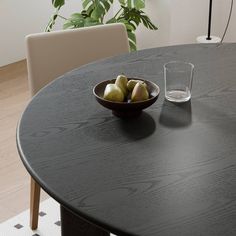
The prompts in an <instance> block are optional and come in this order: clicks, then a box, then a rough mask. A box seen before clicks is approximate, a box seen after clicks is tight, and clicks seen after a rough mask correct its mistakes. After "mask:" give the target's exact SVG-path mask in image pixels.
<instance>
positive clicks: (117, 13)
mask: <svg viewBox="0 0 236 236" xmlns="http://www.w3.org/2000/svg"><path fill="white" fill-rule="evenodd" d="M121 10H122V8H120V10H119V11H118V12H117V13H116V14H115V16H114V18H116V17H117V16H118V14H120V12H121Z"/></svg>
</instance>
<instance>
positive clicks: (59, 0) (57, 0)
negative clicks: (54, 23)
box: [52, 0, 65, 8]
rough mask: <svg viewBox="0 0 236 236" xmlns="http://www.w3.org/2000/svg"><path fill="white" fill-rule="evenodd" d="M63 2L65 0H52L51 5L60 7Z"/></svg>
mask: <svg viewBox="0 0 236 236" xmlns="http://www.w3.org/2000/svg"><path fill="white" fill-rule="evenodd" d="M64 4H65V0H52V5H53V6H54V7H55V8H58V7H62V6H63V5H64Z"/></svg>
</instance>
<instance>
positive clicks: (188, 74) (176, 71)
mask: <svg viewBox="0 0 236 236" xmlns="http://www.w3.org/2000/svg"><path fill="white" fill-rule="evenodd" d="M193 71H194V65H193V64H192V63H188V62H182V61H171V62H168V63H166V64H165V65H164V79H165V97H166V99H167V100H168V101H171V102H187V101H188V100H190V98H191V90H192V82H193Z"/></svg>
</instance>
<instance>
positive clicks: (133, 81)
mask: <svg viewBox="0 0 236 236" xmlns="http://www.w3.org/2000/svg"><path fill="white" fill-rule="evenodd" d="M138 82H141V83H142V82H143V81H142V80H138V79H131V80H129V81H128V83H127V88H128V90H129V91H130V92H132V91H133V89H134V86H135V85H136V84H137V83H138ZM145 85H146V84H145ZM146 86H147V85H146Z"/></svg>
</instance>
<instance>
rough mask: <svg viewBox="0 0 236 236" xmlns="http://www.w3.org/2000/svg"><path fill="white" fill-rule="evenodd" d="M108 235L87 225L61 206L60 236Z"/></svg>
mask: <svg viewBox="0 0 236 236" xmlns="http://www.w3.org/2000/svg"><path fill="white" fill-rule="evenodd" d="M109 235H110V233H109V232H107V231H104V230H103V229H101V228H99V227H97V226H95V225H94V224H91V223H88V222H87V221H85V220H83V219H82V218H81V217H79V216H77V215H75V214H73V213H72V212H71V211H69V210H67V209H66V208H65V207H64V206H62V205H61V236H109Z"/></svg>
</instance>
